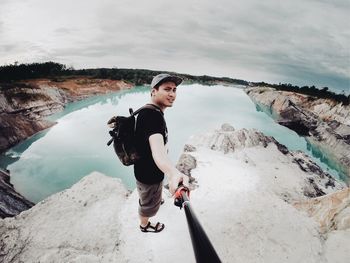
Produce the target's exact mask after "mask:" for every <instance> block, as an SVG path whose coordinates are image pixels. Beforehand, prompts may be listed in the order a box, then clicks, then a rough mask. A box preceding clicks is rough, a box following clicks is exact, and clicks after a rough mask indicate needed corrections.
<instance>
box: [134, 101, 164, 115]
mask: <svg viewBox="0 0 350 263" xmlns="http://www.w3.org/2000/svg"><path fill="white" fill-rule="evenodd" d="M143 109H152V110H156V111H159V112H160V113H162V112H161V111H162V110H161V109H160V108H159V107H158V106H156V105H154V104H151V103H148V104H146V105H145V106H143V107H141V108H139V109H138V110H136V111H135V112H133V110H132V109H131V108H130V109H129V112H130V115H131V116H135V115H137V114H139V113H140V111H142V110H143Z"/></svg>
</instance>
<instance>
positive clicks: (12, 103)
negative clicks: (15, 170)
mask: <svg viewBox="0 0 350 263" xmlns="http://www.w3.org/2000/svg"><path fill="white" fill-rule="evenodd" d="M130 87H131V85H130V84H126V83H124V82H123V81H115V80H99V79H89V78H73V79H67V80H65V81H61V82H54V81H50V80H46V79H43V80H30V81H26V82H23V83H21V82H20V83H16V84H4V83H3V84H0V152H2V151H5V150H6V149H8V148H10V147H12V146H14V145H16V144H17V143H19V142H21V141H23V140H25V139H26V138H28V137H30V136H32V135H34V134H36V133H37V132H39V131H42V130H44V129H47V128H49V127H51V126H52V125H54V124H55V123H53V122H50V121H48V120H45V117H47V116H49V115H51V114H53V113H56V112H59V111H61V110H63V108H64V106H65V104H67V103H68V102H72V101H75V100H80V99H83V98H86V97H88V96H92V95H96V94H104V93H107V92H112V91H117V90H121V89H127V88H130ZM1 178H2V179H1V180H0V187H1V191H0V200H1V201H0V205H1V207H0V217H2V218H3V217H7V216H14V215H16V214H18V213H20V212H21V211H23V210H26V209H28V208H29V207H31V206H32V205H33V204H32V203H31V202H29V201H28V200H26V199H25V198H24V197H22V196H21V195H20V194H18V193H16V191H15V190H14V189H13V186H12V185H11V184H10V183H9V181H10V180H9V177H8V175H7V174H1ZM5 179H6V180H5Z"/></svg>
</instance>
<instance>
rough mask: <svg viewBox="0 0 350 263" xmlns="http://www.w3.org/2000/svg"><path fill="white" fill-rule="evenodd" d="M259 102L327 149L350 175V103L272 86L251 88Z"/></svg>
mask: <svg viewBox="0 0 350 263" xmlns="http://www.w3.org/2000/svg"><path fill="white" fill-rule="evenodd" d="M246 93H247V94H248V95H249V97H250V98H251V99H252V100H253V101H254V102H255V103H256V104H257V106H258V107H259V108H260V109H262V110H263V111H265V112H266V113H268V114H270V115H271V116H272V117H273V118H275V120H276V121H277V122H278V123H279V124H281V125H284V126H286V127H288V128H290V129H292V130H294V131H295V132H297V133H298V134H299V135H302V136H306V139H307V140H308V141H309V142H310V144H311V145H312V147H313V148H315V149H316V150H319V151H321V152H322V153H324V155H325V156H326V158H327V159H328V160H330V161H331V162H332V163H333V166H334V167H335V168H337V169H338V170H340V171H342V172H343V173H344V174H346V175H348V176H349V177H350V106H349V105H348V106H344V105H342V104H341V103H335V102H334V101H331V100H328V99H315V98H313V97H311V96H307V95H302V94H296V93H293V92H286V91H277V90H274V89H272V88H266V87H254V88H247V89H246Z"/></svg>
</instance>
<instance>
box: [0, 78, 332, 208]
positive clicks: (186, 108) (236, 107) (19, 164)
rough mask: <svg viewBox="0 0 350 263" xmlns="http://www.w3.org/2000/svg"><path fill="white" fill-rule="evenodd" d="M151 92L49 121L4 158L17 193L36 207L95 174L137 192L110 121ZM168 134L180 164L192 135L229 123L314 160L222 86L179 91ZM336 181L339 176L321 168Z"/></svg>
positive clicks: (301, 143)
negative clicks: (111, 132) (110, 130)
mask: <svg viewBox="0 0 350 263" xmlns="http://www.w3.org/2000/svg"><path fill="white" fill-rule="evenodd" d="M149 98H150V95H149V88H147V87H137V88H135V89H132V90H126V91H121V92H117V93H113V94H108V95H103V96H96V97H93V98H89V99H86V100H84V101H80V102H75V103H71V104H69V105H67V106H66V108H65V110H64V111H63V112H61V113H58V114H55V115H53V116H51V117H50V120H55V121H57V125H55V126H53V127H52V128H50V129H48V130H47V131H45V132H42V133H40V134H38V135H36V136H33V137H32V138H30V139H28V140H26V141H24V142H23V143H21V144H19V145H17V146H16V147H14V148H12V149H11V150H9V151H8V152H6V153H5V154H4V155H3V156H2V157H1V158H0V164H1V167H2V168H7V169H9V170H10V171H11V182H12V183H13V184H14V186H15V188H16V190H17V191H19V192H20V193H22V194H23V195H24V196H25V197H27V198H28V199H30V200H32V201H34V202H38V201H40V200H42V199H44V198H45V197H47V196H49V195H51V194H53V193H56V192H58V191H61V190H63V189H66V188H68V187H70V186H71V185H72V184H74V183H75V182H77V181H79V180H80V179H81V178H82V177H84V176H85V175H87V174H89V173H91V172H92V171H99V172H102V173H104V174H106V175H108V176H111V177H118V178H120V179H121V180H122V181H123V183H124V184H125V185H126V187H127V188H129V189H133V188H134V187H135V179H134V176H133V168H132V167H125V166H123V165H121V164H120V163H119V160H118V159H117V156H116V155H115V154H114V151H113V148H112V147H107V146H106V143H107V141H108V140H109V139H110V137H109V134H108V127H107V125H106V123H107V121H108V120H109V119H110V117H111V116H114V115H117V114H118V115H125V116H126V115H129V113H128V109H129V108H130V107H131V108H133V109H134V110H135V109H137V108H139V107H141V106H142V105H144V104H145V103H147V102H148V101H149ZM165 118H166V120H167V124H168V130H169V149H170V152H169V154H170V158H171V159H172V160H173V162H174V163H176V161H177V159H178V157H179V155H180V154H181V152H182V149H183V145H184V144H185V143H186V141H187V140H188V138H189V137H190V136H191V135H194V134H198V133H202V132H205V131H208V130H212V129H217V128H219V127H220V125H221V124H222V123H230V124H231V125H233V126H234V127H235V128H236V129H240V128H256V129H258V130H260V131H262V132H264V133H265V134H266V135H270V136H274V137H275V138H276V139H277V140H278V141H279V142H281V143H283V144H285V145H286V146H287V147H288V148H289V149H290V150H302V151H304V152H307V153H308V154H309V155H311V150H310V149H308V148H307V144H306V141H305V140H304V139H303V138H301V137H299V136H298V135H297V134H296V133H294V132H293V131H291V130H289V129H287V128H286V127H283V126H280V125H278V124H276V123H275V122H274V121H273V120H272V119H271V118H270V117H269V116H267V115H266V114H265V113H263V112H259V111H257V110H256V108H255V105H254V103H253V102H252V101H251V100H250V99H249V97H248V96H247V95H246V94H245V93H244V91H243V90H242V89H239V88H234V87H224V86H202V85H198V84H195V85H187V86H185V85H184V86H180V87H179V89H178V95H177V99H176V102H175V104H174V107H173V108H169V109H167V110H166V112H165ZM315 160H316V162H317V163H319V164H321V166H322V168H324V169H329V172H330V173H332V174H333V175H335V176H337V173H336V171H334V170H332V169H330V168H329V167H328V166H327V165H326V164H324V163H321V162H320V160H319V159H317V157H315Z"/></svg>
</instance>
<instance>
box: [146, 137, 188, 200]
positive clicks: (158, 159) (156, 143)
mask: <svg viewBox="0 0 350 263" xmlns="http://www.w3.org/2000/svg"><path fill="white" fill-rule="evenodd" d="M148 140H149V144H150V146H151V151H152V157H153V160H154V162H155V163H156V165H157V166H158V168H159V169H160V170H161V171H162V172H163V173H164V174H165V175H166V176H168V181H169V191H170V193H171V194H174V193H175V190H176V188H177V187H178V185H179V183H180V182H181V181H182V182H183V184H184V185H186V186H188V176H186V175H184V174H183V173H181V172H179V170H177V169H176V168H175V166H174V165H173V164H172V163H171V161H170V159H169V157H168V154H167V151H166V148H165V146H164V141H163V136H162V135H161V134H160V133H156V134H152V135H151V136H150V137H149V139H148Z"/></svg>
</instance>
